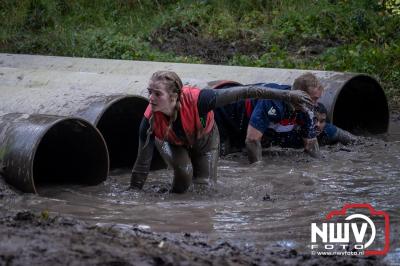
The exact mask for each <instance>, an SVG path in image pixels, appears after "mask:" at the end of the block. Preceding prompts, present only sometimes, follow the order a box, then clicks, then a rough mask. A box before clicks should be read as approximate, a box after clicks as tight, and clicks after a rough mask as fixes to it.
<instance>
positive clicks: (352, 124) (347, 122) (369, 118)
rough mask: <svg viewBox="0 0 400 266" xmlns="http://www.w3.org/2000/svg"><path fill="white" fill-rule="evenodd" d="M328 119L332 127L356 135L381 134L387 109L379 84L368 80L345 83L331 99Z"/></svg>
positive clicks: (360, 77) (386, 121) (355, 78)
mask: <svg viewBox="0 0 400 266" xmlns="http://www.w3.org/2000/svg"><path fill="white" fill-rule="evenodd" d="M331 101H332V106H333V108H331V110H330V117H331V118H332V121H333V123H334V124H335V125H337V126H338V127H341V128H344V129H347V130H349V131H351V132H353V133H356V134H364V133H370V134H378V133H385V132H386V131H387V129H388V125H389V109H388V104H387V100H386V97H385V94H384V92H383V90H382V88H381V86H380V85H379V83H378V82H377V81H376V80H375V79H373V78H372V77H370V76H366V75H356V76H353V77H352V78H351V79H349V80H348V81H347V82H346V83H344V85H343V86H342V87H341V88H340V89H339V91H338V92H337V93H336V95H335V96H334V97H333V98H332V99H331Z"/></svg>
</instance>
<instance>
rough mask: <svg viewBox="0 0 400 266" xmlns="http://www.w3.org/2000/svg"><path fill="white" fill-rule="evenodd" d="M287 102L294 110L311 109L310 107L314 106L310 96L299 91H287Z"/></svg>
mask: <svg viewBox="0 0 400 266" xmlns="http://www.w3.org/2000/svg"><path fill="white" fill-rule="evenodd" d="M288 101H289V102H290V103H291V104H292V105H293V106H294V107H295V108H296V109H304V108H309V109H312V107H313V105H314V103H313V101H312V100H311V98H310V96H309V95H308V94H307V93H306V92H304V91H301V90H292V91H289V97H288Z"/></svg>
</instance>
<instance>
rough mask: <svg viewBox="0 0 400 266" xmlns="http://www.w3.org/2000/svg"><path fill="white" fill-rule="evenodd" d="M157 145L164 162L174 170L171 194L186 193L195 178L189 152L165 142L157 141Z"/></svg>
mask: <svg viewBox="0 0 400 266" xmlns="http://www.w3.org/2000/svg"><path fill="white" fill-rule="evenodd" d="M155 143H156V147H157V149H158V150H159V152H160V154H161V156H162V157H163V159H164V161H165V162H166V163H167V164H168V165H169V167H171V168H172V169H174V179H173V181H172V191H171V192H174V193H183V192H185V191H186V190H187V189H188V188H189V186H190V184H191V183H192V176H193V168H192V164H191V162H190V158H189V154H188V151H187V150H186V148H184V147H181V146H175V145H171V144H169V143H168V142H165V141H164V142H162V141H159V140H156V142H155Z"/></svg>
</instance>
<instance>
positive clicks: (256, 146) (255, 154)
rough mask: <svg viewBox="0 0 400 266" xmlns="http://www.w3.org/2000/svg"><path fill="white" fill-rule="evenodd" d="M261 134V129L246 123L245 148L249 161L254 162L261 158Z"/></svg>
mask: <svg viewBox="0 0 400 266" xmlns="http://www.w3.org/2000/svg"><path fill="white" fill-rule="evenodd" d="M262 136H263V133H262V132H261V131H259V130H258V129H256V128H255V127H253V126H252V125H248V127H247V134H246V149H247V157H248V159H249V162H250V163H255V162H258V161H261V160H262V147H261V138H262Z"/></svg>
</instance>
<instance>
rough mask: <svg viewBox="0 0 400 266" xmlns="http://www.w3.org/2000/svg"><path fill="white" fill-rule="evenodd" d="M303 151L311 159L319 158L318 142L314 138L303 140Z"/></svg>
mask: <svg viewBox="0 0 400 266" xmlns="http://www.w3.org/2000/svg"><path fill="white" fill-rule="evenodd" d="M304 151H305V152H306V153H307V154H309V155H310V156H311V157H313V158H320V157H321V153H320V151H319V145H318V140H317V139H316V138H313V139H306V140H304Z"/></svg>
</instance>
